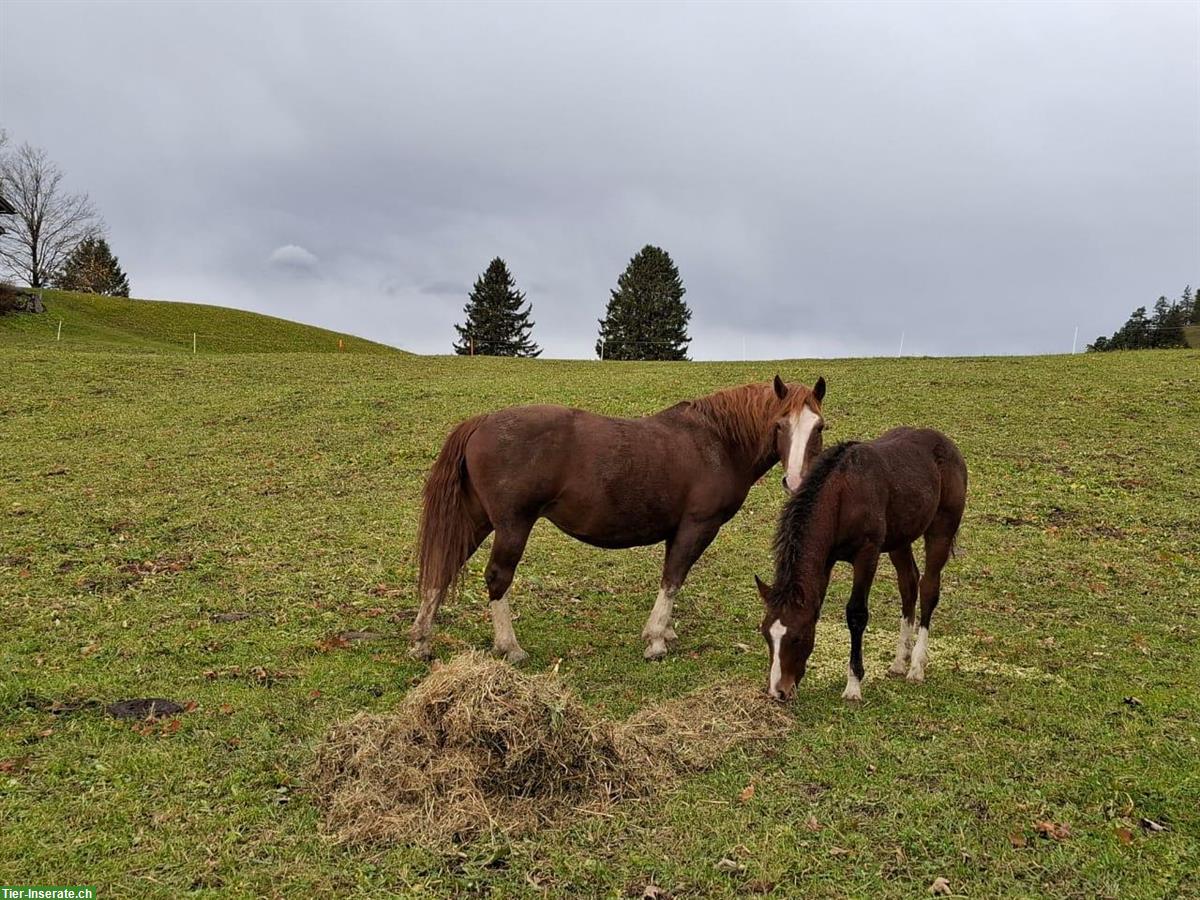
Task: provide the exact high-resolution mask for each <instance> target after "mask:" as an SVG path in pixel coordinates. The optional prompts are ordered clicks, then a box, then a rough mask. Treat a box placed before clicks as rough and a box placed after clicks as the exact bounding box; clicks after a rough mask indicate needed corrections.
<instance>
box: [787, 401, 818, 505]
mask: <svg viewBox="0 0 1200 900" xmlns="http://www.w3.org/2000/svg"><path fill="white" fill-rule="evenodd" d="M789 421H790V422H791V426H792V439H791V441H790V443H789V445H788V458H787V486H788V490H789V491H797V490H799V489H800V471H801V470H802V469H803V468H804V453H805V451H806V450H807V449H808V441H809V438H811V437H812V432H813V429H814V428H815V427H816V426H817V423H818V422H820V421H821V417H820V416H819V415H817V414H816V413H815V412H813V411H812V410H811V409H809V408H808V407H807V406H806V407H804V409H802V410H800V412H798V413H793V414H792V416H791V417H790V419H789Z"/></svg>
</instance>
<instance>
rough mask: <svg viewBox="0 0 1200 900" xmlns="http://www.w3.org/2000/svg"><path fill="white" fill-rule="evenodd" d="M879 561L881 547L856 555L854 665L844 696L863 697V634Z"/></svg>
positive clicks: (851, 619) (850, 610)
mask: <svg viewBox="0 0 1200 900" xmlns="http://www.w3.org/2000/svg"><path fill="white" fill-rule="evenodd" d="M877 565H879V549H878V548H877V547H874V546H870V547H864V548H863V549H862V550H860V551H859V553H858V556H856V557H855V558H854V587H853V588H851V589H850V602H849V603H847V604H846V625H847V626H849V628H850V666H849V670H848V671H847V673H846V690H844V691H842V699H843V700H861V699H862V680H863V677H864V676H865V675H866V670H865V669H864V668H863V661H862V638H863V632H864V631H866V630H867V619H868V618H869V614H868V611H867V598H868V596H869V595H870V593H871V583H872V582H873V581H874V580H875V567H876V566H877Z"/></svg>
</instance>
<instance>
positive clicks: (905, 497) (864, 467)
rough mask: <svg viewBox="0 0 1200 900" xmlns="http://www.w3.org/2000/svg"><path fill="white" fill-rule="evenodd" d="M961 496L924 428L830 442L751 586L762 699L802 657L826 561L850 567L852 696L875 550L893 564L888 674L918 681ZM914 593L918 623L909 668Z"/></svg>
mask: <svg viewBox="0 0 1200 900" xmlns="http://www.w3.org/2000/svg"><path fill="white" fill-rule="evenodd" d="M966 498H967V466H966V463H965V462H964V461H963V457H962V454H961V453H959V451H958V447H956V446H955V445H954V442H953V441H951V440H950V438H948V437H946V436H945V435H944V434H941V433H940V432H937V431H933V430H931V429H928V428H922V429H917V428H894V429H892V430H891V431H889V432H887V433H886V434H884V435H882V436H881V437H878V438H876V439H875V440H873V441H869V442H866V443H856V442H848V443H844V444H838V445H837V446H835V447H831V448H830V449H829V450H828V451H826V452H825V453H824V454H823V455H822V456H821V457H819V458H818V459H817V460H816V462H815V463H814V464H813V466H812V468H811V471H810V472H809V475H808V478H807V479H806V480H805V482H804V487H803V488H801V489H800V491H799V492H798V493H797V494H795V496H793V497H792V498H791V499H789V500H788V502H787V504H786V505H785V506H784V509H783V512H782V514H781V515H780V517H779V528H778V530H777V531H776V533H775V584H774V586H768V585H765V584H763V582H762V581H761V580H759V578H758V577H757V576H755V579H754V581H755V583H756V584H757V585H758V592H759V594H760V595H761V596H762V599H763V604H764V606H765V607H766V614H765V616H764V617H763V621H762V626H761V631H762V635H763V637H764V638H765V639H766V641H767V647H768V652H769V655H770V663H771V668H770V676H769V681H768V684H767V692H768V693H769V694H770V695H771V696H772V697H774V698H776V699H778V700H787V699H789V698H790V697H791V695H792V693H793V692H794V691H795V689H796V682H797V681H799V680H800V679H801V678H802V677H803V676H804V667H805V665H806V664H807V662H808V657H809V654H810V653H812V648H813V637H814V635H815V633H816V627H817V618H818V617H819V616H820V615H821V604H822V603H823V602H824V600H825V591H826V589H827V588H828V587H829V574H830V572H831V571H832V570H833V566H834V564H835V563H837V562H848V563H851V564H852V565H853V566H854V586H853V587H852V588H851V590H850V602H849V603H847V604H846V624H847V625H848V626H849V628H850V666H849V671H848V673H847V675H846V690H845V691H844V692H843V693H842V697H843V698H844V699H846V700H861V699H862V687H861V684H862V679H863V675H864V672H863V662H862V636H863V632H864V631H865V630H866V628H867V595H868V594H869V593H870V591H871V582H872V581H874V579H875V567H876V565H877V564H878V562H879V554H880V553H887V554H888V555H889V556H890V557H891V559H892V565H894V566H895V567H896V575H897V578H898V580H899V582H900V600H901V607H902V613H901V618H900V638H899V640H898V641H897V643H896V658H895V660H894V661H893V662H892V667H891V669H890V670H889V671H888V674H890V675H898V676H902V675H904V674H905V671H906V670H907V672H908V680H909V681H913V682H920V681H924V680H925V663H926V661H927V659H928V655H929V622H930V620H931V619H932V618H933V610H934V608H935V607H936V606H937V604H938V596H939V593H940V590H941V576H942V567H943V566H945V565H946V560H947V559H949V557H950V553H951V551H952V550H953V548H954V538H955V535H957V533H958V525H959V522H961V521H962V515H963V507H964V506H965V505H966ZM922 536H924V538H925V574H924V575H921V574H920V572H919V571H918V570H917V564H916V561H915V560H914V559H913V553H912V544H913V542H914V541H915V540H916V539H917V538H919V537H922ZM918 593H919V594H920V598H921V626H920V632H919V633H918V635H917V643H916V646H915V647H914V648H912V661H911V664H909V643H910V641H911V639H912V634H913V624H914V623H913V617H914V613H915V609H916V604H917V596H918Z"/></svg>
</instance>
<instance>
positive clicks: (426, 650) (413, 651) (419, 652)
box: [408, 644, 433, 662]
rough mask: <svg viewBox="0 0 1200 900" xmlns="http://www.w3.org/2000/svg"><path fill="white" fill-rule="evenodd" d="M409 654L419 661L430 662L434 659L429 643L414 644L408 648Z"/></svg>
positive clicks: (411, 657)
mask: <svg viewBox="0 0 1200 900" xmlns="http://www.w3.org/2000/svg"><path fill="white" fill-rule="evenodd" d="M408 656H409V658H410V659H415V660H416V661H417V662H429V661H430V660H431V659H433V650H431V649H430V647H429V645H428V644H413V645H412V646H411V647H409V648H408Z"/></svg>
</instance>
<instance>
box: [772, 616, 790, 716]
mask: <svg viewBox="0 0 1200 900" xmlns="http://www.w3.org/2000/svg"><path fill="white" fill-rule="evenodd" d="M767 631H768V633H769V634H770V635H771V682H770V687H769V688H768V690H767V693H768V694H770V695H771V696H772V697H778V696H779V680H780V679H781V678H782V677H783V672H782V671H781V667H782V663H780V661H779V647H780V644H781V643H782V642H783V636H784V635H785V634H787V626H786V625H784V624H783V623H782V622H780V621H779V620H778V619H776V620H775V621H774V623H772V625H771V627H770V628H769V629H768V630H767Z"/></svg>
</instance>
